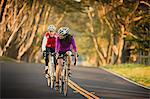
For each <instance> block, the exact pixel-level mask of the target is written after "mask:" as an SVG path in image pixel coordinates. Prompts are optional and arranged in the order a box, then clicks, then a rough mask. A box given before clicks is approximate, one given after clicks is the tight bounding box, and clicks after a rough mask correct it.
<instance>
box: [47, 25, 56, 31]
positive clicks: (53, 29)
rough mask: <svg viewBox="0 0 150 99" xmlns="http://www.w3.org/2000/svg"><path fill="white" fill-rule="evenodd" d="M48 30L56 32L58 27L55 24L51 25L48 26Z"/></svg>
mask: <svg viewBox="0 0 150 99" xmlns="http://www.w3.org/2000/svg"><path fill="white" fill-rule="evenodd" d="M48 31H52V32H54V31H56V27H55V26H54V25H49V26H48Z"/></svg>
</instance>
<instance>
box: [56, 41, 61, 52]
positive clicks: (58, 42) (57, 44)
mask: <svg viewBox="0 0 150 99" xmlns="http://www.w3.org/2000/svg"><path fill="white" fill-rule="evenodd" d="M55 44H56V47H55V52H56V53H58V52H59V48H60V41H59V39H58V38H56V43H55Z"/></svg>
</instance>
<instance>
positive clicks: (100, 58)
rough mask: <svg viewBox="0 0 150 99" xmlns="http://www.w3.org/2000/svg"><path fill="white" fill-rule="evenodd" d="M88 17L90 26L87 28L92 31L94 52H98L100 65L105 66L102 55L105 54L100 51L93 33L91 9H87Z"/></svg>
mask: <svg viewBox="0 0 150 99" xmlns="http://www.w3.org/2000/svg"><path fill="white" fill-rule="evenodd" d="M88 17H89V19H90V27H89V28H90V32H91V33H92V40H93V43H94V46H95V49H96V52H97V53H98V57H99V60H100V61H101V63H102V65H103V66H105V65H106V60H105V56H104V55H105V54H104V53H103V52H101V51H100V48H99V45H98V42H97V38H96V37H95V34H94V28H93V19H92V12H91V11H88ZM102 51H104V50H102Z"/></svg>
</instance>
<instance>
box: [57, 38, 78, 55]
mask: <svg viewBox="0 0 150 99" xmlns="http://www.w3.org/2000/svg"><path fill="white" fill-rule="evenodd" d="M72 49H73V50H74V52H77V47H76V43H75V40H74V37H72V39H71V42H69V43H66V42H65V41H63V40H61V39H59V38H57V39H56V49H55V51H56V52H66V51H69V50H72Z"/></svg>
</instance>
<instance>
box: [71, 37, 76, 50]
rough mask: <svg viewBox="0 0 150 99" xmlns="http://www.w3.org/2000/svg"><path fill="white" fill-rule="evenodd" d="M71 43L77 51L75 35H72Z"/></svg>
mask: <svg viewBox="0 0 150 99" xmlns="http://www.w3.org/2000/svg"><path fill="white" fill-rule="evenodd" d="M71 43H72V47H73V50H74V52H77V47H76V43H75V39H74V37H72V41H71Z"/></svg>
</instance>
